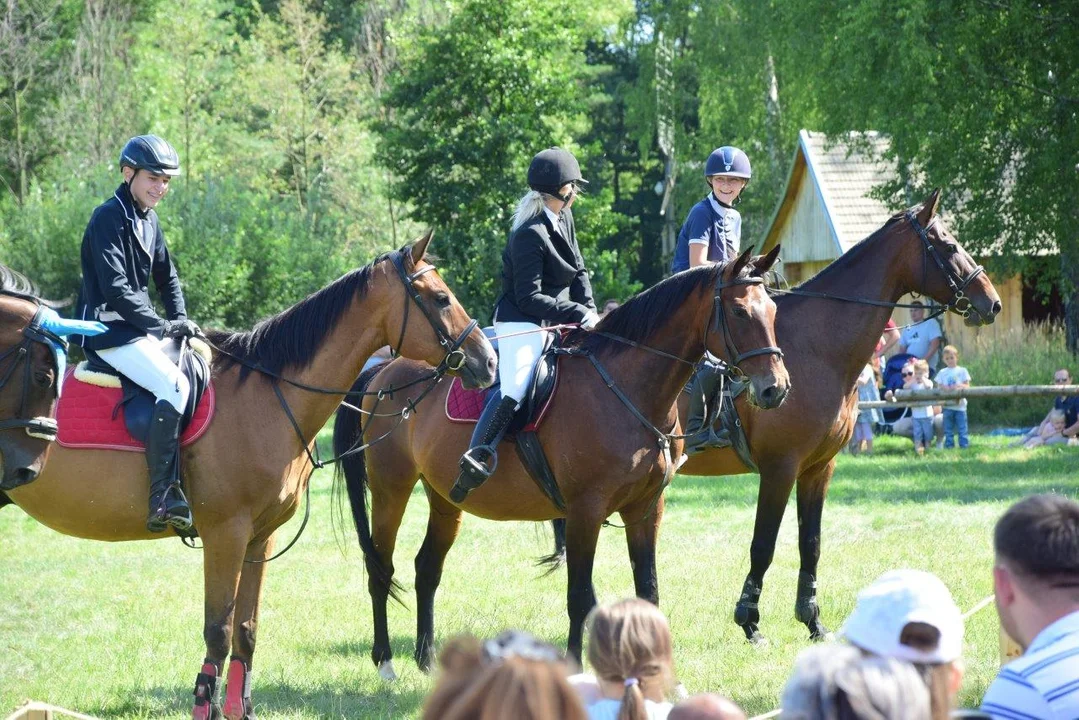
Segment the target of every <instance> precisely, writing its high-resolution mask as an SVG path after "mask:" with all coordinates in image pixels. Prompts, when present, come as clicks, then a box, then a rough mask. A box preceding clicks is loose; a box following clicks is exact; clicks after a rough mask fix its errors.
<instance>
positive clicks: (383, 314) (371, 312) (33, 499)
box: [9, 233, 497, 719]
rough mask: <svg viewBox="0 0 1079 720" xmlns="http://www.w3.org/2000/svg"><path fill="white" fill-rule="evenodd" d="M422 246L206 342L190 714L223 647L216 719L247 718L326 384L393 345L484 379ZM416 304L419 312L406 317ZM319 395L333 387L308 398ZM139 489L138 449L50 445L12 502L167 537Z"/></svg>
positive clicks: (42, 513)
mask: <svg viewBox="0 0 1079 720" xmlns="http://www.w3.org/2000/svg"><path fill="white" fill-rule="evenodd" d="M429 241H430V233H428V234H427V235H426V236H425V237H424V238H422V239H421V240H419V241H417V242H416V243H414V244H412V245H411V246H405V247H403V248H401V249H400V250H398V251H395V252H393V253H390V254H387V255H384V256H382V257H380V258H378V259H376V260H375V261H374V262H373V263H372V264H370V265H368V266H366V267H364V268H362V269H360V270H356V271H353V272H351V273H349V274H348V275H345V276H344V277H342V278H340V279H338V280H337V281H335V282H334V283H332V284H331V285H329V286H327V287H326V288H323V289H322V290H320V291H318V292H317V293H315V294H313V295H311V296H310V297H308V298H307V299H306V300H303V301H302V302H300V303H299V304H297V305H295V306H293V307H292V308H290V309H288V310H286V311H285V312H283V313H281V314H279V315H277V316H275V317H273V318H270V319H269V320H266V321H264V322H262V323H261V324H259V325H258V326H256V327H255V329H254V330H252V331H251V332H245V333H235V334H228V333H212V334H211V340H212V341H213V343H214V345H215V346H216V347H217V348H218V352H217V353H215V359H214V382H215V384H216V389H217V416H216V418H215V419H214V421H213V422H212V423H211V425H210V428H209V430H208V432H207V433H206V434H205V435H204V436H203V437H202V438H201V439H199V440H198V441H197V442H195V443H194V444H193V445H191V446H190V447H188V448H186V449H185V450H184V452H183V458H182V467H183V474H184V482H185V483H186V486H187V492H188V497H189V499H190V501H191V506H192V508H193V510H194V519H195V525H196V527H197V528H198V532H199V534H200V535H201V537H202V542H203V545H204V558H205V560H204V568H205V625H204V628H203V635H204V638H205V641H206V661H205V663H204V665H203V666H202V672H201V673H200V674H199V676H198V681H197V685H196V696H197V698H198V699H197V700H196V707H195V717H196V718H209V717H218V716H219V712H220V711H219V709H218V708H217V707H216V686H217V678H218V675H219V672H220V668H221V667H222V663H223V662H224V661H225V659H226V657H227V656H228V655H229V652H230V650H231V652H232V660H231V662H230V665H229V678H228V692H227V695H226V701H225V704H224V715H225V717H228V718H230V719H231V718H239V717H253V715H252V710H251V707H252V706H251V698H250V690H249V688H250V680H249V677H250V676H249V672H250V668H251V660H252V657H253V655H254V651H255V634H256V629H257V624H258V607H259V596H260V594H261V590H262V581H263V573H264V572H265V568H266V565H265V564H261V561H264V560H266V559H267V558H268V557H269V556H270V553H271V551H272V548H273V543H274V531H275V530H276V529H277V527H278V526H280V525H281V524H282V523H283V522H285V521H286V520H288V519H289V518H290V517H292V515H293V513H294V512H295V511H296V508H297V506H298V504H299V501H300V496H301V495H302V494H303V491H304V489H305V486H306V484H307V481H308V478H309V476H310V473H311V470H312V467H311V465H312V463H311V459H310V456H309V454H308V452H309V447H310V440H309V439H313V438H314V437H315V434H316V433H317V432H318V431H319V430H320V429H321V428H322V427H323V425H324V424H325V423H326V420H328V419H329V417H330V415H332V414H333V411H334V409H335V408H336V407H337V406H338V404H339V403H340V402H341V400H342V399H343V398H344V395H345V392H346V391H345V390H333V389H332V388H342V387H348V385H349V384H350V383H351V382H353V380H354V379H355V377H356V375H357V374H358V373H359V371H360V368H361V367H362V366H363V363H364V361H365V360H366V359H367V358H368V357H369V356H370V355H371V353H372V352H374V350H375V349H377V348H379V347H381V346H383V345H387V344H393V343H396V347H397V349H398V351H399V352H401V353H402V354H404V355H405V356H408V357H412V358H416V359H420V360H424V361H426V362H428V363H430V364H432V365H449V367H451V368H452V367H456V368H458V369H459V373H460V375H461V377H462V380H463V381H464V382H465V383H466V384H467V385H469V386H472V387H483V386H486V385H489V384H490V383H491V382H492V381H493V380H494V373H495V369H496V366H497V365H496V356H495V354H494V351H493V349H492V347H491V344H490V343H489V342H488V341H487V339H486V338H485V337H484V335H483V333H482V332H481V331H479V330H478V329H476V326H475V322H474V321H472V320H471V319H470V318H469V316H468V314H467V313H466V312H465V310H464V309H463V308H462V307H461V306H460V304H458V302H457V300H456V298H455V297H454V296H453V294H452V293H451V292H450V290H449V288H447V287H446V285H445V283H443V282H442V280H441V278H439V276H438V274H437V272H432V271H433V270H434V267H433V266H431V265H429V264H427V263H425V262H424V260H423V256H424V251H425V250H426V248H427V244H428V242H429ZM413 304H415V305H417V308H418V311H416V312H412V313H411V314H409V309H410V308H411V306H412V305H413ZM256 366H257V370H255V371H253V370H252V368H253V367H256ZM279 375H280V376H284V377H287V378H288V380H283V379H282V380H280V381H278V380H277V379H276V378H277V377H278V376H279ZM301 385H302V387H301ZM315 386H330V387H329V388H323V389H322V391H321V392H312V390H315V389H316V388H315ZM147 492H148V488H147V470H146V461H145V459H144V458H143V457H142V454H141V453H132V452H115V451H102V450H72V449H68V448H64V447H54V448H52V449H51V450H50V455H49V459H48V462H47V463H46V465H45V467H44V469H43V470H42V472H41V474H40V476H39V477H38V478H37V480H35V481H34V482H32V483H30V484H28V485H23V486H22V487H19V488H17V489H15V490H12V491H10V493H9V495H10V497H11V499H12V500H13V501H14V502H15V504H17V505H19V506H20V507H21V508H22V509H23V510H25V511H26V512H27V513H28V514H30V515H31V516H33V517H34V518H35V519H37V520H38V521H40V522H42V523H44V524H45V525H48V526H49V527H51V528H53V529H55V530H58V531H60V532H62V533H65V534H67V535H74V536H77V537H83V538H92V539H96V540H150V539H156V538H160V537H166V535H165V534H158V535H154V534H151V533H149V532H147V530H146V497H147Z"/></svg>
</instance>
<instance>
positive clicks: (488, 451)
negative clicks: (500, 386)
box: [450, 397, 517, 503]
mask: <svg viewBox="0 0 1079 720" xmlns="http://www.w3.org/2000/svg"><path fill="white" fill-rule="evenodd" d="M516 412H517V401H516V400H514V399H513V398H511V397H500V398H499V399H498V400H494V399H492V401H491V402H489V403H487V407H485V408H483V414H482V415H480V421H479V422H478V423H476V430H475V431H474V432H473V433H472V442H470V443H469V447H468V451H467V452H465V454H464V455H462V456H461V474H460V475H458V476H457V482H455V483H454V484H453V488H452V489H451V490H450V500H452V501H453V502H456V503H459V502H463V501H464V499H465V498H466V497H468V494H469V493H470V492H472V491H473V490H475V489H476V488H478V487H479V486H480V485H482V484H483V483H485V482H486V481H487V478H489V477H491V473H493V472H494V471H495V466H496V465H497V463H498V453H497V452H495V447H496V446H497V445H498V442H499V440H501V439H502V435H503V434H504V433H505V432H506V428H507V427H509V424H510V422H511V421H512V420H513V415H514V413H516Z"/></svg>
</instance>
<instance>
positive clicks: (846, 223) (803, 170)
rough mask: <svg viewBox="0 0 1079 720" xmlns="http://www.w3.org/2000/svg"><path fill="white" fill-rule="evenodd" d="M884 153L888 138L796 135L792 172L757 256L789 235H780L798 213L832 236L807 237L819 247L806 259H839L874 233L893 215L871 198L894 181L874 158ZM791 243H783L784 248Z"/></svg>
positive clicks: (891, 173)
mask: <svg viewBox="0 0 1079 720" xmlns="http://www.w3.org/2000/svg"><path fill="white" fill-rule="evenodd" d="M887 148H888V140H887V138H886V137H884V136H881V135H880V134H878V133H876V132H866V133H849V134H847V135H846V136H844V137H840V138H834V137H832V138H829V137H827V136H826V135H824V134H823V133H819V132H810V131H808V130H802V131H801V132H799V133H798V147H797V148H796V149H795V153H794V160H793V162H792V165H791V172H790V175H789V176H788V177H787V183H786V186H785V188H784V190H783V194H782V195H781V196H780V199H779V202H778V204H777V205H776V209H775V211H774V212H773V215H772V221H771V222H770V223H769V224H768V227H767V229H766V230H765V232H764V235H763V238H762V241H761V243H760V248H761V250H760V251H761V252H765V251H767V250H769V249H771V247H772V246H774V245H775V243H776V241H777V240H779V239H780V238H781V236H783V235H785V234H786V235H789V234H790V233H789V232H788V233H785V232H784V230H785V228H786V227H787V225H788V223H791V222H795V221H796V217H795V216H796V215H798V214H799V213H802V214H806V213H809V214H812V215H814V216H817V217H818V218H822V220H821V221H820V222H817V223H815V225H817V226H819V227H820V229H821V232H822V233H824V234H825V235H830V237H818V238H816V239H815V240H813V241H810V240H809V239H808V238H807V241H810V242H814V244H816V245H817V247H816V248H814V249H813V250H810V251H809V254H810V255H813V256H816V257H812V258H809V257H807V258H806V259H814V260H825V259H834V258H836V257H839V256H840V255H842V254H843V253H844V252H846V251H847V250H849V249H850V248H851V247H852V246H853V245H855V244H856V243H858V242H859V241H861V240H862V239H864V238H865V237H867V236H868V235H870V234H872V233H873V232H874V231H875V230H877V229H878V228H879V227H880V226H881V225H883V224H884V222H885V221H886V220H887V219H888V218H889V217H891V215H892V212H891V211H890V210H889V209H888V207H887V206H886V205H884V203H882V202H881V201H879V200H876V199H874V198H872V197H870V196H869V193H870V191H872V190H873V189H874V188H876V187H877V186H879V185H881V184H882V183H884V182H887V181H889V180H891V179H892V178H894V177H895V170H894V166H893V165H891V164H889V163H886V162H883V161H880V160H876V159H874V158H873V157H872V156H873V155H876V156H878V157H879V156H880V155H882V154H883V153H884V151H886V150H887ZM806 183H809V185H806ZM808 205H815V207H807V206H808ZM825 228H826V230H825ZM800 235H802V234H801V233H797V234H796V237H799V236H800ZM797 241H801V238H800V237H799V239H798V240H797ZM789 242H790V238H787V240H786V241H785V242H784V247H787V246H788V244H789ZM788 249H790V248H788ZM787 254H788V253H784V255H787Z"/></svg>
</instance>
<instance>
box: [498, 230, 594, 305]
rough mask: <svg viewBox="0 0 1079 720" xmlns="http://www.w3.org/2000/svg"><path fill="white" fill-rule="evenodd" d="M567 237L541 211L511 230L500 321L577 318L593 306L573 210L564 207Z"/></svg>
mask: <svg viewBox="0 0 1079 720" xmlns="http://www.w3.org/2000/svg"><path fill="white" fill-rule="evenodd" d="M562 215H563V217H564V218H565V226H566V228H567V232H566V235H567V237H562V234H561V233H559V232H558V231H557V230H556V229H555V227H554V225H553V224H552V222H551V219H550V218H549V217H548V216H547V213H546V212H543V211H541V212H540V213H539V214H537V215H536V216H535V217H534V218H532V219H531V220H528V221H527V222H525V224H524V225H522V226H521V227H519V228H517V230H516V231H515V232H514V233H513V234H512V235H510V238H509V242H507V243H506V249H505V250H503V251H502V295H501V296H500V297H499V299H498V302H497V303H496V305H495V320H496V321H498V322H530V323H535V324H536V325H552V324H558V323H575V322H580V321H581V320H583V319H584V317H585V315H586V314H587V313H588V311H589V310H592V311H595V309H596V303H595V301H594V300H593V299H592V285H591V283H589V281H588V271H587V270H585V267H584V259H583V258H582V257H581V251H580V249H579V248H578V247H577V233H576V230H575V228H574V225H573V213H572V212H570V211H569V209H566V210H563V211H562Z"/></svg>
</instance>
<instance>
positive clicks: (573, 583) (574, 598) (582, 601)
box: [566, 508, 603, 664]
mask: <svg viewBox="0 0 1079 720" xmlns="http://www.w3.org/2000/svg"><path fill="white" fill-rule="evenodd" d="M602 512H603V511H602V510H599V513H602ZM596 515H597V513H596V512H588V513H580V512H577V513H575V512H574V509H573V508H570V513H569V514H568V515H567V517H566V568H567V570H568V572H567V576H568V577H567V579H568V585H567V587H568V590H567V593H566V609H567V611H568V613H569V642H568V643H567V644H568V648H567V650H568V652H569V654H570V656H571V657H572V658H573V659H574V660H576V661H577V663H578V664H580V662H581V646H582V644H583V643H582V637H581V635H582V633H583V628H584V619H585V617H586V616H587V615H588V613H589V612H590V611H591V610H592V608H594V607H595V606H596V592H595V588H593V587H592V565H593V563H594V562H595V559H596V543H598V542H599V530H600V526H601V525H602V523H603V517H601V516H600V517H597V516H596Z"/></svg>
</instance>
